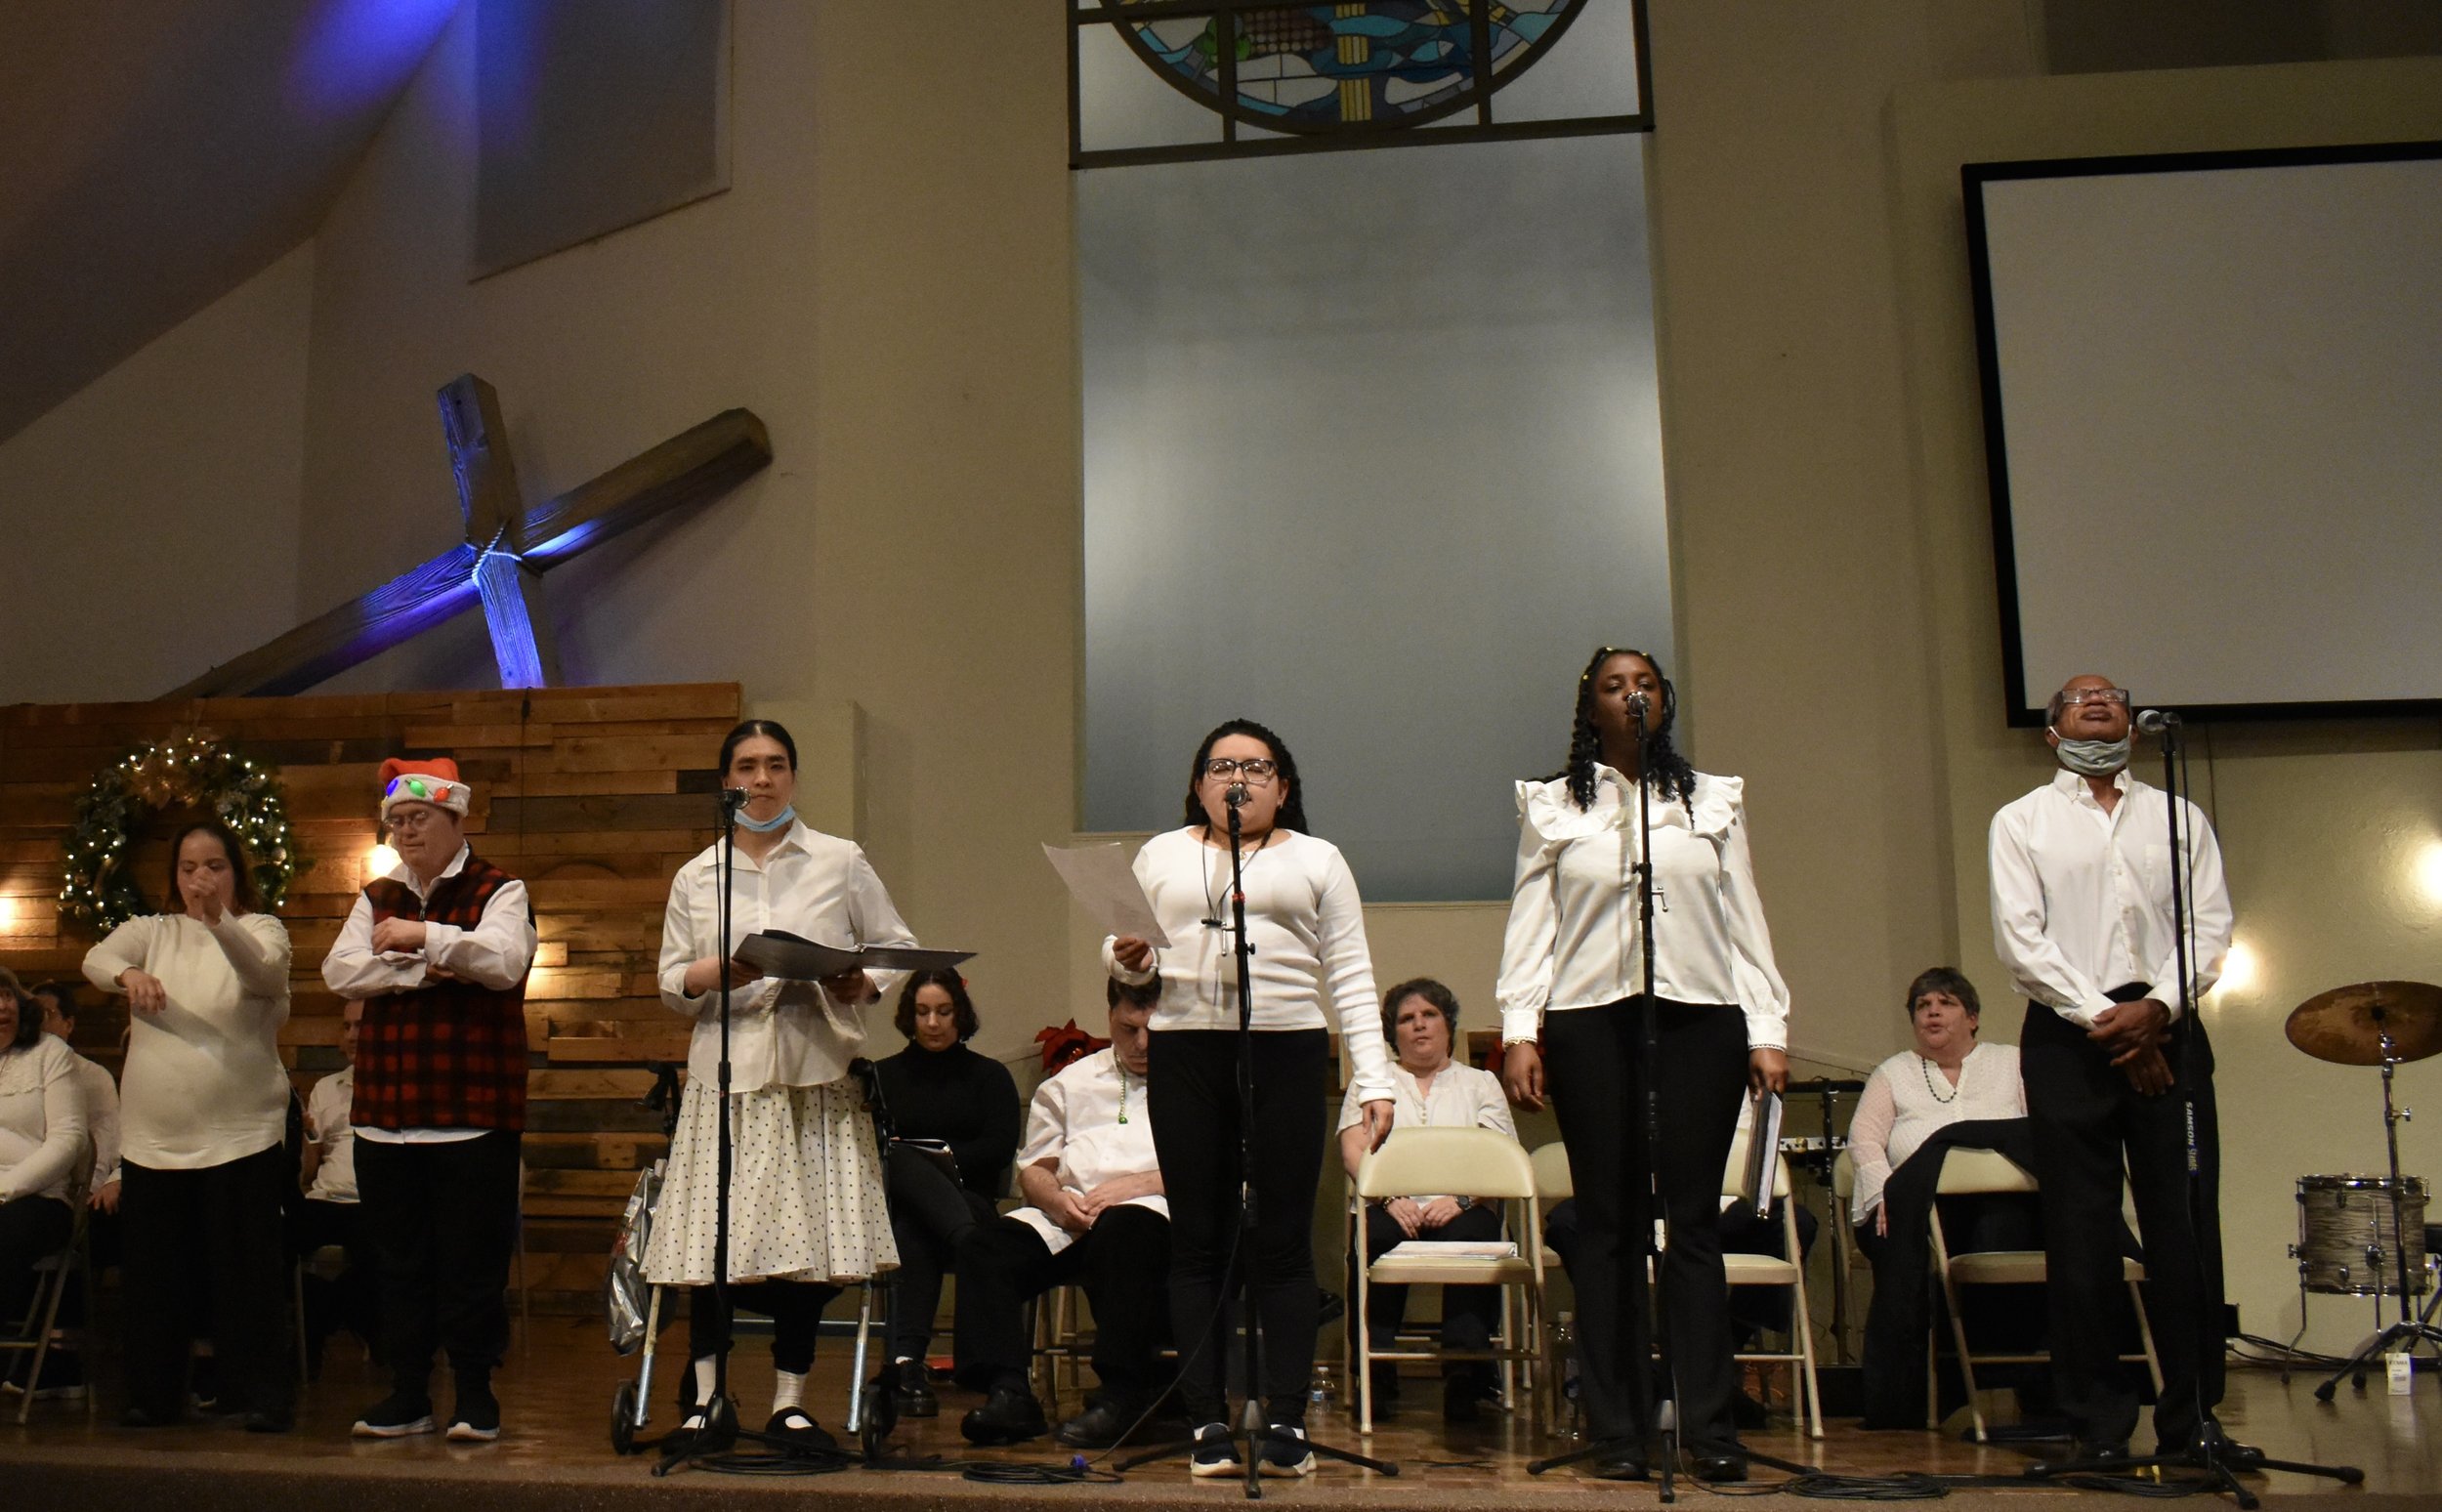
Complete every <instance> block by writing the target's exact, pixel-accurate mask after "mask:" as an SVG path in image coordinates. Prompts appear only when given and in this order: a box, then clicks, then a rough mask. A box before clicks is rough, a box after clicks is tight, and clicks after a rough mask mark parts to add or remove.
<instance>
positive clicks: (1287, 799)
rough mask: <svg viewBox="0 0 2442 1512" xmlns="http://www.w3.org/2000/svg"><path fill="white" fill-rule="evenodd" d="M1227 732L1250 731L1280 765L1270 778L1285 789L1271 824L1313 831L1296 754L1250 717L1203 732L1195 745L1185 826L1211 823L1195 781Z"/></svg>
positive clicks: (1201, 774) (1207, 825)
mask: <svg viewBox="0 0 2442 1512" xmlns="http://www.w3.org/2000/svg"><path fill="white" fill-rule="evenodd" d="M1228 735H1250V736H1252V737H1253V738H1255V739H1258V740H1261V741H1262V742H1263V743H1264V748H1265V749H1266V750H1268V751H1270V752H1271V753H1272V761H1273V765H1275V766H1276V767H1278V768H1279V769H1280V771H1279V772H1278V773H1277V774H1275V776H1274V777H1273V780H1274V781H1276V782H1279V783H1280V784H1281V786H1282V788H1283V790H1284V791H1283V795H1282V798H1281V811H1280V813H1279V814H1278V815H1277V816H1276V817H1275V818H1274V819H1273V820H1272V822H1273V824H1274V826H1275V827H1277V828H1281V829H1294V830H1296V831H1297V832H1298V833H1299V834H1301V835H1311V834H1313V833H1314V831H1313V830H1312V829H1309V828H1307V827H1306V784H1305V783H1304V782H1302V781H1299V780H1298V777H1297V758H1295V757H1294V756H1291V755H1290V754H1289V753H1288V747H1287V746H1286V745H1284V744H1283V743H1281V737H1280V736H1279V735H1274V734H1273V733H1272V732H1271V731H1269V730H1266V729H1265V728H1264V727H1263V726H1261V725H1258V724H1256V723H1255V722H1254V721H1253V720H1251V719H1233V720H1230V721H1228V722H1227V723H1225V724H1222V725H1219V726H1217V727H1215V728H1214V730H1213V732H1212V734H1210V735H1206V736H1204V743H1203V744H1201V745H1199V746H1198V747H1196V764H1195V765H1194V766H1192V767H1190V768H1188V769H1187V818H1186V819H1185V820H1184V822H1185V823H1186V824H1187V826H1188V827H1189V828H1191V829H1193V828H1194V827H1196V826H1197V825H1199V824H1201V825H1203V826H1205V827H1206V828H1210V827H1211V825H1212V816H1211V815H1209V814H1206V813H1205V812H1204V801H1203V800H1202V799H1201V798H1199V797H1197V796H1196V785H1197V784H1198V783H1199V782H1201V781H1202V780H1203V779H1204V763H1205V762H1206V761H1207V760H1209V759H1210V758H1211V756H1212V748H1213V747H1214V746H1215V745H1218V744H1220V743H1221V740H1222V739H1223V737H1225V736H1228Z"/></svg>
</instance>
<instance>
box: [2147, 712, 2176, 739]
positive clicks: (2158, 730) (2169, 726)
mask: <svg viewBox="0 0 2442 1512" xmlns="http://www.w3.org/2000/svg"><path fill="white" fill-rule="evenodd" d="M2178 726H2179V716H2178V715H2177V714H2175V713H2173V712H2171V711H2170V710H2169V709H2141V710H2139V711H2138V712H2137V717H2136V727H2137V728H2138V729H2139V730H2142V731H2144V732H2145V733H2146V734H2147V735H2161V734H2162V733H2163V732H2164V731H2166V730H2175V729H2177V728H2178Z"/></svg>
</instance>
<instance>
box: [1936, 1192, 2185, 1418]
mask: <svg viewBox="0 0 2442 1512" xmlns="http://www.w3.org/2000/svg"><path fill="white" fill-rule="evenodd" d="M1934 1190H1935V1191H1936V1193H1937V1194H1938V1195H1939V1196H1941V1197H1958V1196H1964V1195H1968V1194H1982V1193H1996V1192H2034V1191H2036V1190H2037V1187H2036V1184H2035V1178H2034V1177H2033V1176H2030V1175H2028V1174H2027V1173H2026V1171H2025V1170H2024V1169H2023V1168H2022V1167H2020V1166H2019V1165H2018V1164H2017V1163H2016V1162H2015V1161H2013V1160H2011V1159H2010V1158H2009V1157H2008V1156H2006V1155H2001V1154H2000V1153H1999V1152H1997V1151H1991V1150H1953V1151H1951V1152H1950V1153H1949V1155H1946V1156H1945V1157H1944V1158H1943V1161H1942V1179H1941V1183H1940V1185H1939V1186H1937V1187H1936V1188H1935V1189H1934ZM1929 1227H1930V1228H1931V1230H1932V1243H1933V1267H1934V1272H1935V1274H1937V1275H1938V1276H1940V1277H1941V1279H1942V1301H1943V1305H1944V1306H1946V1307H1948V1308H1949V1309H1950V1315H1951V1341H1952V1344H1953V1346H1954V1347H1955V1348H1956V1349H1957V1350H1958V1372H1959V1374H1960V1375H1961V1376H1962V1377H1964V1378H1965V1380H1966V1383H1967V1409H1968V1411H1969V1412H1970V1413H1971V1414H1972V1415H1973V1417H1974V1420H1975V1436H1976V1440H1977V1442H1978V1443H1981V1442H1983V1440H1984V1436H1985V1422H1984V1399H1983V1398H1982V1397H1981V1396H1979V1395H1978V1388H1977V1386H1976V1366H1977V1365H2040V1364H2042V1363H2044V1362H2046V1361H2048V1360H2050V1359H2051V1358H2052V1357H2051V1356H2050V1355H2049V1354H2048V1353H2043V1354H1977V1353H1975V1352H1974V1351H1972V1350H1970V1349H1969V1348H1968V1345H1967V1324H1966V1322H1965V1320H1964V1318H1963V1316H1962V1315H1961V1313H1960V1311H1959V1305H1958V1292H1959V1288H1960V1287H1962V1286H2026V1285H2042V1283H2043V1282H2044V1281H2045V1280H2046V1279H2047V1272H2046V1271H2045V1269H2044V1265H2043V1251H2042V1250H2040V1249H1995V1250H1984V1251H1980V1252H1977V1253H1972V1254H1963V1255H1954V1254H1952V1253H1951V1249H1950V1241H1949V1239H1948V1238H1947V1236H1945V1235H1944V1234H1943V1232H1942V1209H1941V1204H1940V1203H1939V1202H1938V1201H1937V1202H1936V1203H1935V1204H1934V1208H1933V1215H1932V1222H1931V1224H1930V1225H1929ZM2120 1265H2121V1276H2122V1278H2123V1279H2124V1280H2125V1281H2126V1282H2127V1286H2128V1300H2129V1302H2130V1303H2131V1304H2132V1305H2134V1307H2135V1308H2136V1321H2137V1337H2138V1340H2139V1341H2140V1343H2141V1344H2142V1346H2143V1352H2142V1353H2140V1354H2134V1355H2123V1356H2121V1357H2120V1358H2121V1359H2123V1360H2125V1361H2131V1362H2133V1361H2138V1360H2142V1361H2144V1362H2145V1368H2146V1371H2147V1373H2148V1374H2150V1375H2151V1376H2152V1377H2153V1379H2154V1390H2155V1391H2156V1392H2160V1391H2161V1390H2162V1387H2163V1367H2162V1361H2161V1359H2160V1358H2159V1357H2158V1356H2157V1355H2156V1353H2155V1350H2154V1325H2153V1323H2151V1322H2149V1321H2148V1320H2147V1319H2146V1316H2145V1292H2144V1285H2143V1283H2144V1281H2145V1267H2144V1266H2143V1265H2141V1264H2139V1263H2138V1262H2136V1261H2134V1260H2130V1259H2127V1258H2126V1257H2125V1256H2124V1257H2122V1259H2121V1262H2120ZM1933 1368H1934V1366H1933V1344H1932V1340H1931V1339H1929V1338H1928V1339H1927V1340H1926V1341H1925V1375H1926V1384H1927V1390H1926V1393H1925V1426H1926V1427H1928V1428H1935V1427H1939V1426H1940V1422H1939V1416H1940V1413H1941V1407H1940V1404H1939V1397H1938V1394H1937V1393H1936V1392H1935V1391H1933V1390H1932V1386H1933V1384H1934V1383H1933V1380H1932V1376H1933Z"/></svg>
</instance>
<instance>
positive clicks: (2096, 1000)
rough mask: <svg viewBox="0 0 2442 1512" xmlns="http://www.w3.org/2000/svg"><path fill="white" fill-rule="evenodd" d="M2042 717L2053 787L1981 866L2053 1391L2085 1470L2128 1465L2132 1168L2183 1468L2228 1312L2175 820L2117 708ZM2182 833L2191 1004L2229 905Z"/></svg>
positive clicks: (2118, 704) (2157, 1424)
mask: <svg viewBox="0 0 2442 1512" xmlns="http://www.w3.org/2000/svg"><path fill="white" fill-rule="evenodd" d="M2046 714H2047V720H2046V726H2047V728H2046V729H2045V730H2044V732H2043V738H2044V739H2045V740H2046V741H2047V742H2049V744H2050V745H2051V747H2052V754H2053V758H2054V759H2055V760H2056V761H2058V762H2059V764H2060V767H2061V770H2060V771H2059V772H2057V773H2055V774H2054V775H2053V777H2052V779H2051V780H2050V781H2049V782H2046V783H2044V784H2043V785H2042V787H2039V788H2037V789H2036V790H2035V791H2033V792H2031V793H2028V794H2027V795H2026V796H2024V797H2022V798H2019V799H2017V800H2016V801H2014V802H2012V803H2010V804H2008V805H2007V806H2005V807H2004V808H2002V810H2001V811H2000V813H1999V814H1997V815H1995V816H1994V818H1993V830H1992V849H1991V857H1992V873H1993V936H1994V946H1995V948H1996V949H1997V950H1998V951H1999V952H2000V958H2001V962H2002V964H2003V965H2005V966H2006V967H2008V968H2009V972H2010V975H2011V977H2012V978H2013V979H2015V981H2016V982H2017V984H2018V987H2019V990H2021V991H2022V992H2024V993H2025V994H2026V995H2027V998H2028V1000H2029V1001H2028V1004H2027V1021H2026V1028H2025V1029H2024V1031H2023V1032H2022V1034H2021V1036H2020V1040H2019V1054H2020V1057H2021V1066H2022V1068H2023V1074H2024V1076H2025V1079H2026V1088H2027V1112H2028V1115H2029V1117H2030V1118H2031V1119H2032V1121H2033V1123H2034V1127H2035V1136H2036V1150H2037V1155H2038V1158H2037V1162H2036V1171H2035V1176H2036V1180H2037V1181H2038V1182H2039V1183H2040V1184H2041V1185H2042V1213H2043V1231H2044V1261H2045V1266H2046V1269H2047V1271H2048V1274H2049V1281H2050V1303H2051V1306H2050V1311H2051V1338H2052V1373H2053V1379H2054V1381H2055V1383H2056V1385H2057V1388H2058V1391H2059V1397H2060V1406H2061V1407H2062V1409H2063V1410H2064V1411H2065V1412H2066V1413H2067V1414H2068V1415H2069V1418H2070V1420H2071V1424H2072V1426H2073V1428H2074V1430H2075V1432H2076V1435H2077V1455H2078V1457H2080V1458H2112V1457H2118V1456H2123V1455H2126V1453H2127V1451H2128V1436H2129V1434H2130V1433H2131V1432H2132V1431H2133V1430H2134V1429H2135V1427H2136V1419H2137V1396H2136V1391H2135V1388H2134V1383H2133V1382H2132V1380H2131V1379H2130V1377H2129V1374H2128V1372H2127V1371H2126V1369H2125V1368H2124V1367H2123V1365H2122V1364H2121V1362H2120V1360H2119V1359H2118V1356H2119V1353H2120V1339H2121V1337H2122V1332H2121V1330H2122V1327H2123V1326H2124V1323H2123V1319H2124V1318H2125V1313H2124V1312H2123V1303H2122V1302H2121V1298H2122V1297H2123V1296H2125V1295H2126V1290H2125V1282H2124V1281H2122V1278H2121V1254H2120V1233H2121V1219H2120V1215H2121V1168H2122V1161H2123V1158H2124V1153H2125V1158H2126V1168H2127V1172H2128V1186H2129V1189H2130V1190H2131V1191H2133V1193H2134V1194H2135V1197H2136V1210H2137V1222H2138V1225H2139V1226H2140V1228H2141V1229H2142V1230H2143V1232H2144V1239H2145V1267H2146V1274H2147V1276H2148V1277H2149V1278H2150V1280H2151V1283H2150V1284H2149V1285H2148V1286H2147V1288H2146V1308H2147V1312H2148V1314H2149V1316H2150V1317H2151V1319H2152V1322H2153V1325H2154V1341H2155V1345H2156V1347H2157V1349H2158V1350H2159V1352H2160V1354H2161V1359H2162V1369H2163V1390H2162V1394H2161V1397H2160V1399H2159V1400H2158V1401H2157V1403H2156V1404H2155V1407H2154V1431H2155V1436H2156V1438H2157V1439H2158V1441H2159V1444H2160V1451H2161V1452H2164V1453H2178V1452H2181V1451H2183V1450H2186V1449H2189V1448H2191V1447H2192V1446H2193V1445H2194V1444H2195V1443H2196V1441H2197V1438H2198V1435H2199V1433H2200V1431H2202V1430H2203V1429H2204V1427H2205V1425H2206V1422H2207V1417H2208V1414H2210V1412H2211V1410H2212V1408H2213V1407H2214V1406H2216V1405H2217V1404H2218V1403H2219V1402H2220V1401H2221V1393H2222V1352H2221V1350H2220V1349H2219V1348H2218V1347H2214V1348H2210V1349H2209V1348H2204V1347H2202V1345H2201V1343H2200V1341H2201V1340H2202V1339H2203V1338H2204V1337H2205V1333H2206V1328H2205V1326H2203V1324H2205V1323H2207V1322H2208V1321H2209V1320H2217V1319H2218V1318H2219V1317H2220V1316H2221V1311H2222V1287H2221V1233H2220V1218H2219V1182H2220V1141H2219V1138H2218V1135H2217V1133H2216V1130H2215V1125H2214V1113H2213V1087H2212V1066H2213V1061H2212V1050H2211V1047H2210V1045H2209V1044H2208V1043H2207V1042H2206V1040H2205V1038H2204V1032H2205V1031H2204V1026H2203V1025H2202V1024H2201V1023H2199V1022H2198V1021H2197V1018H2196V1015H2195V1014H2194V1013H2193V1012H2192V1008H2193V1005H2192V1004H2189V1003H2186V1002H2183V1001H2181V998H2180V992H2179V976H2178V967H2177V960H2178V957H2177V953H2176V947H2175V942H2174V939H2173V934H2174V931H2173V928H2172V922H2171V909H2170V897H2171V893H2170V889H2171V866H2172V858H2171V852H2170V846H2169V844H2168V807H2167V805H2168V796H2167V795H2166V794H2165V793H2164V792H2163V791H2162V789H2160V788H2157V787H2153V786H2150V785H2148V784H2147V783H2144V782H2141V781H2139V780H2137V779H2136V778H2135V777H2132V776H2130V775H2129V772H2128V754H2129V749H2130V743H2131V742H2130V733H2129V710H2128V693H2127V691H2126V689H2123V688H2116V687H2114V686H2113V685H2112V683H2111V680H2110V679H2108V678H2102V677H2075V678H2071V679H2070V680H2069V682H2068V683H2067V684H2065V685H2064V686H2063V687H2062V688H2061V690H2060V692H2059V693H2055V694H2053V695H2052V699H2051V703H2050V705H2049V707H2048V709H2047V710H2046ZM2186 822H2187V832H2188V835H2189V837H2190V850H2191V852H2192V855H2191V857H2190V868H2189V870H2188V872H2187V874H2186V875H2185V877H2184V878H2183V879H2182V883H2181V885H2182V887H2183V888H2184V889H2185V891H2186V896H2187V898H2188V900H2189V903H2190V906H2191V908H2192V909H2193V915H2194V922H2195V936H2194V940H2193V947H2192V949H2191V950H2190V952H2189V959H2190V960H2191V962H2192V963H2193V965H2194V968H2195V972H2196V979H2195V980H2196V989H2197V990H2198V991H2199V992H2200V993H2201V992H2204V991H2206V990H2208V989H2210V987H2212V985H2213V983H2214V981H2215V979H2216V978H2218V977H2219V976H2220V974H2221V964H2222V959H2223V957H2224V956H2225V955H2226V954H2227V953H2228V952H2229V948H2230V895H2229V892H2228V890H2227V889H2226V888H2225V887H2224V886H2223V883H2222V873H2221V850H2220V847H2219V845H2218V844H2217V843H2216V842H2215V841H2214V839H2213V830H2212V826H2211V824H2210V823H2209V822H2208V821H2207V820H2206V818H2205V815H2204V814H2203V812H2202V811H2200V810H2198V809H2197V808H2196V806H2195V805H2193V804H2190V805H2189V806H2188V814H2187V821H2186ZM2191 1034H2193V1035H2195V1036H2196V1043H2195V1045H2194V1046H2193V1047H2192V1048H2193V1051H2194V1055H2193V1065H2194V1067H2195V1069H2196V1071H2197V1073H2198V1076H2199V1084H2198V1085H2197V1087H2196V1088H2195V1104H2196V1113H2197V1146H2198V1155H2199V1158H2200V1165H2201V1170H2202V1180H2203V1182H2204V1189H2205V1202H2204V1205H2203V1211H2204V1214H2205V1222H2204V1224H2203V1225H2202V1227H2201V1229H2200V1228H2199V1226H2198V1225H2196V1224H2194V1223H2192V1222H2191V1220H2190V1215H2189V1207H2188V1176H2187V1130H2186V1120H2185V1109H2186V1106H2187V1102H2186V1099H2185V1098H2184V1097H2182V1096H2180V1095H2179V1094H2180V1092H2182V1091H2184V1090H2185V1089H2183V1088H2181V1087H2180V1085H2179V1081H2178V1078H2179V1077H2180V1076H2182V1075H2184V1074H2186V1073H2187V1071H2188V1068H2189V1066H2190V1064H2191V1063H2190V1060H2189V1059H2188V1055H2187V1052H2188V1051H2189V1050H2190V1048H2191V1047H2190V1046H2188V1045H2187V1044H2186V1043H2185V1039H2186V1037H2187V1036H2188V1035H2191ZM2199 1276H2202V1277H2203V1278H2204V1284H2203V1287H2202V1289H2201V1291H2200V1290H2199V1288H2198V1286H2197V1285H2196V1283H2195V1281H2194V1278H2197V1277H2199ZM2250 1455H2254V1456H2255V1457H2256V1458H2257V1459H2260V1455H2259V1454H2256V1451H2254V1450H2252V1449H2246V1448H2245V1447H2244V1446H2238V1445H2227V1446H2224V1447H2223V1449H2222V1458H2223V1461H2224V1462H2225V1463H2227V1464H2230V1465H2232V1466H2233V1467H2234V1468H2246V1467H2247V1458H2248V1456H2250Z"/></svg>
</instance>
